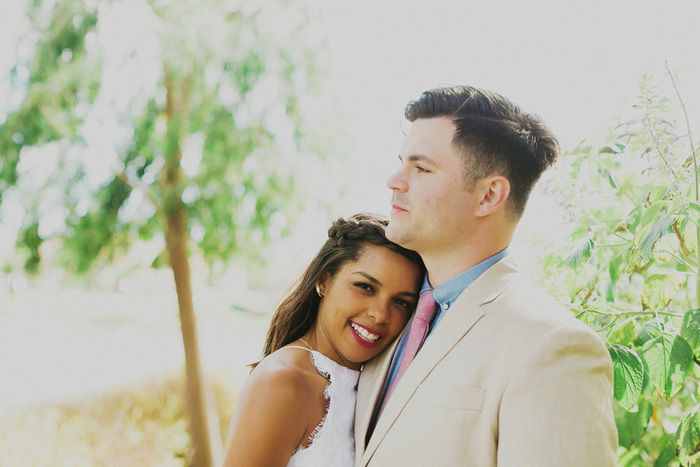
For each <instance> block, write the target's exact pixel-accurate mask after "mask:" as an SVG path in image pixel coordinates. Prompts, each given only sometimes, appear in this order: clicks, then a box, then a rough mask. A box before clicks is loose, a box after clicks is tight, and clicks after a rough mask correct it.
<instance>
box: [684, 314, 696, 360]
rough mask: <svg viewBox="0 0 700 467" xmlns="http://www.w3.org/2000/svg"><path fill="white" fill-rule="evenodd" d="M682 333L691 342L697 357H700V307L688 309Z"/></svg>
mask: <svg viewBox="0 0 700 467" xmlns="http://www.w3.org/2000/svg"><path fill="white" fill-rule="evenodd" d="M680 334H681V336H683V338H685V340H687V341H688V344H690V348H691V349H693V354H694V355H695V357H696V358H700V308H696V309H694V310H688V311H686V313H685V314H684V315H683V323H682V324H681V332H680Z"/></svg>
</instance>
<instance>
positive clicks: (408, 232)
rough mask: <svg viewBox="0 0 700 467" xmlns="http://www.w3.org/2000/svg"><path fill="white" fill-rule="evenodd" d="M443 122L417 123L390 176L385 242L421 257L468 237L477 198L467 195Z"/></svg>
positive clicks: (448, 125) (449, 129)
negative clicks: (389, 197)
mask: <svg viewBox="0 0 700 467" xmlns="http://www.w3.org/2000/svg"><path fill="white" fill-rule="evenodd" d="M454 132H455V125H454V123H453V122H452V121H451V120H450V119H448V118H443V117H439V118H430V119H419V120H416V121H415V122H414V123H413V124H412V126H411V129H410V130H409V132H408V134H407V135H406V139H405V141H404V143H403V145H402V146H401V151H400V153H399V160H400V162H401V166H400V167H399V169H398V170H397V171H396V172H395V173H394V174H393V175H392V176H390V177H389V179H388V180H387V186H388V187H389V188H390V189H391V190H392V191H393V196H392V201H391V207H392V209H391V221H390V222H389V226H388V227H387V231H386V233H387V237H388V238H389V239H390V240H392V241H394V242H396V243H398V244H399V245H401V246H403V247H405V248H409V249H412V250H415V251H417V252H418V253H420V254H421V255H424V256H425V255H441V254H445V253H449V250H450V248H453V247H454V246H455V244H461V243H464V242H465V241H468V240H469V238H470V235H471V233H470V228H473V224H474V222H473V218H474V210H475V208H476V206H477V204H478V200H477V199H476V196H474V195H473V194H472V193H470V192H469V191H467V187H466V185H465V183H464V178H463V166H462V162H461V160H460V156H459V155H458V154H457V153H456V151H455V150H454V148H453V147H452V137H453V135H454Z"/></svg>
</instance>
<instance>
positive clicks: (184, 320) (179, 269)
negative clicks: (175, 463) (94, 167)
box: [165, 209, 214, 467]
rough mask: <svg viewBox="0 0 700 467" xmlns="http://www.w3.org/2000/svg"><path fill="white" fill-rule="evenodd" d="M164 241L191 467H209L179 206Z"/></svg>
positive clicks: (169, 220)
mask: <svg viewBox="0 0 700 467" xmlns="http://www.w3.org/2000/svg"><path fill="white" fill-rule="evenodd" d="M167 223H168V225H167V230H166V234H165V244H166V247H167V249H168V254H169V258H170V267H171V268H172V270H173V275H174V277H175V289H176V291H177V302H178V306H179V308H180V326H181V329H182V341H183V344H184V346H185V372H186V375H187V409H188V412H189V418H190V423H189V428H190V436H191V437H192V446H193V448H194V456H193V457H192V465H193V466H194V467H211V466H213V465H214V459H213V457H212V449H211V445H212V443H211V434H210V431H209V426H208V424H207V410H206V403H205V394H204V384H203V378H202V370H201V365H200V358H199V343H198V340H197V323H196V319H195V315H194V302H193V300H192V282H191V277H190V264H189V259H188V257H187V233H186V230H185V227H186V226H185V213H184V211H183V210H182V209H178V210H174V211H171V212H169V213H168V215H167Z"/></svg>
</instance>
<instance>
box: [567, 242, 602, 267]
mask: <svg viewBox="0 0 700 467" xmlns="http://www.w3.org/2000/svg"><path fill="white" fill-rule="evenodd" d="M593 248H595V242H594V241H593V239H591V238H589V239H588V240H585V241H583V242H581V243H579V244H578V245H577V246H576V248H574V250H573V251H572V252H571V253H569V256H567V258H566V260H565V261H566V264H568V265H569V267H570V268H572V269H578V268H579V267H581V265H582V264H584V263H585V262H586V261H587V260H588V258H590V257H591V251H592V250H593Z"/></svg>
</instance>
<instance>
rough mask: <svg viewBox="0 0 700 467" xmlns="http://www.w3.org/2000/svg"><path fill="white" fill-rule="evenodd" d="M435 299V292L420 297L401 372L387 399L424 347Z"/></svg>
mask: <svg viewBox="0 0 700 467" xmlns="http://www.w3.org/2000/svg"><path fill="white" fill-rule="evenodd" d="M435 311H436V308H435V299H434V298H433V291H432V290H426V291H425V292H423V293H422V294H421V296H420V299H419V300H418V306H417V307H416V314H415V316H414V317H413V321H411V329H410V330H409V333H408V340H407V341H406V348H405V349H404V352H403V356H402V357H401V365H400V366H399V372H398V373H397V374H396V378H394V381H393V383H391V387H390V388H389V391H388V392H387V395H386V397H387V399H388V398H389V396H390V395H391V393H392V392H393V390H394V388H395V387H396V383H398V382H399V380H400V379H401V377H402V376H403V374H404V373H406V370H407V369H408V366H409V365H410V364H411V362H412V361H413V359H414V358H415V356H416V354H417V353H418V351H419V350H420V348H421V346H422V345H423V341H425V338H426V336H427V335H428V325H429V323H430V320H431V319H432V317H433V315H434V314H435Z"/></svg>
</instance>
